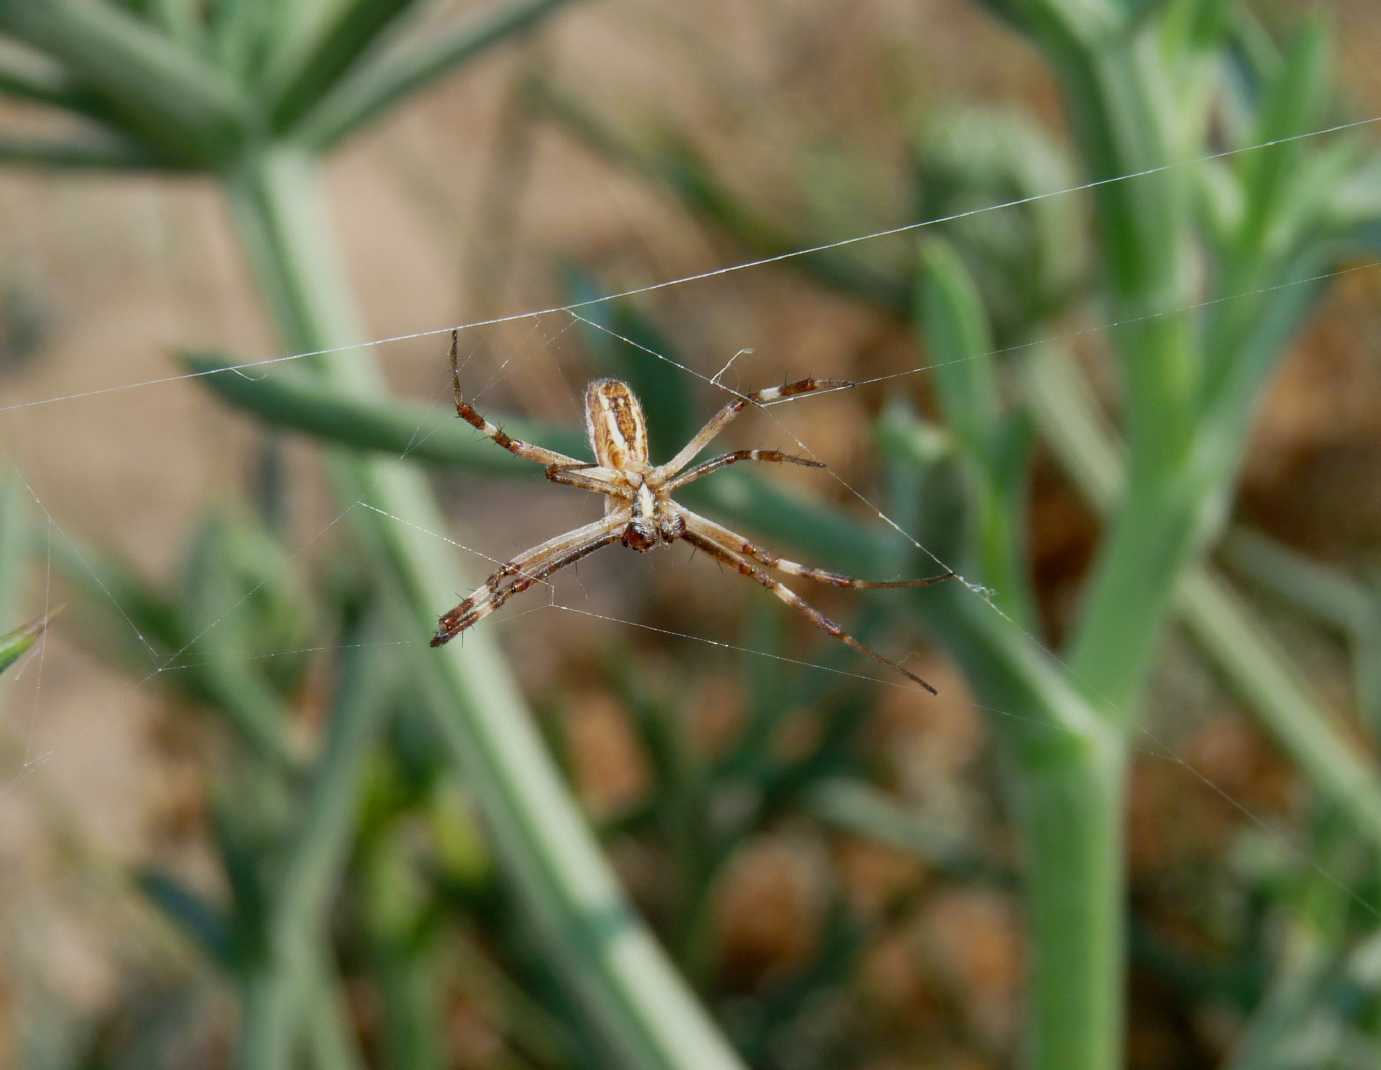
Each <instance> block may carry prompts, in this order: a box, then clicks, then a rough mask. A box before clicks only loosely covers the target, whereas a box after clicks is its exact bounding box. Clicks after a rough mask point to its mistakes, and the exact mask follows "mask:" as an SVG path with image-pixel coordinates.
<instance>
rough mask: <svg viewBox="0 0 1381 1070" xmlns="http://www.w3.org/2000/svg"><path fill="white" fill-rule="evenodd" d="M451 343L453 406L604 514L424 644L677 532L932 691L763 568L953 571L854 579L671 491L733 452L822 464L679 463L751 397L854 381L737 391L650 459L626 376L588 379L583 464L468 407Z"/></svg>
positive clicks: (529, 555) (827, 577) (666, 541)
mask: <svg viewBox="0 0 1381 1070" xmlns="http://www.w3.org/2000/svg"><path fill="white" fill-rule="evenodd" d="M457 352H458V335H457V333H456V332H452V333H451V381H452V385H453V387H454V390H455V404H456V412H457V414H459V416H460V418H461V419H462V420H464V421H465V422H466V423H468V424H470V425H471V426H472V427H474V428H476V429H477V430H479V431H481V432H483V433H484V434H485V435H486V436H488V437H489V438H491V439H493V440H494V441H495V442H496V443H497V444H498V445H500V446H502V447H503V448H504V449H506V450H508V451H509V452H510V453H513V454H515V455H516V456H518V457H522V458H523V459H524V460H528V461H535V462H537V463H538V464H542V465H545V466H546V470H547V478H548V479H549V480H551V481H552V482H553V483H563V484H566V485H568V486H572V487H579V488H580V489H581V490H588V491H591V492H593V493H595V494H602V495H603V496H604V516H603V518H602V519H600V520H596V521H594V522H593V523H590V524H585V525H584V526H582V527H578V528H575V529H574V530H572V531H568V532H566V533H565V534H563V535H557V536H556V537H555V538H551V539H548V540H547V541H546V542H544V543H541V544H539V545H537V546H534V547H533V548H532V549H530V550H527V551H526V552H524V553H521V554H519V555H518V556H517V557H514V558H513V559H511V560H509V561H507V562H505V563H504V564H503V565H501V566H500V567H499V570H498V571H497V572H495V573H494V574H493V575H492V576H490V577H489V578H488V579H487V580H485V581H484V583H482V584H481V585H480V586H479V587H477V588H476V589H475V590H474V591H473V592H471V594H470V595H469V596H468V597H466V598H465V599H464V600H463V601H462V602H461V603H460V604H459V605H457V606H456V607H455V608H454V609H452V610H450V611H449V612H447V613H446V614H444V615H443V616H442V617H441V619H440V621H439V623H438V627H437V632H436V635H435V636H434V637H433V638H432V641H431V645H432V646H441V645H442V644H443V643H447V642H450V640H452V639H454V638H455V637H456V636H457V635H460V634H461V633H462V632H464V631H465V630H466V629H468V628H471V627H473V626H474V625H476V624H478V623H479V622H480V621H482V620H483V619H484V618H485V617H487V616H489V614H491V613H493V612H494V611H495V610H496V609H498V608H499V607H500V606H502V605H503V604H504V603H505V602H507V601H508V599H510V598H511V597H513V596H514V595H515V594H521V593H522V592H524V591H526V590H527V589H528V588H529V587H532V586H533V585H534V584H537V583H541V582H542V581H544V580H545V579H546V578H547V577H548V576H550V575H551V574H552V573H554V572H556V571H557V570H558V569H562V568H565V567H566V566H567V565H573V564H575V563H576V562H577V561H579V560H580V559H581V558H583V557H585V556H587V555H588V554H592V553H594V552H595V551H596V550H598V549H600V548H601V547H604V546H608V545H609V544H610V543H614V542H621V543H623V545H624V546H626V547H628V548H629V549H630V550H636V551H638V552H639V553H646V552H647V551H649V550H653V549H656V548H657V547H659V546H668V545H670V544H671V543H674V542H676V541H677V540H678V539H684V540H685V541H686V542H688V543H690V544H691V545H692V546H694V547H695V548H696V549H699V550H703V551H704V552H705V553H707V554H709V555H710V556H711V557H713V558H714V559H715V560H717V561H720V562H722V563H723V564H726V565H729V566H731V567H732V568H734V569H736V570H737V571H738V572H739V573H740V574H742V575H744V576H747V577H749V578H750V579H753V580H755V581H757V582H758V583H760V584H762V586H764V587H766V588H767V589H768V590H769V591H771V592H772V593H773V594H774V595H776V596H777V597H778V598H780V599H781V600H782V601H783V602H785V603H786V604H787V605H789V606H791V607H792V608H793V609H796V610H798V611H800V612H801V613H803V614H805V616H806V617H807V618H808V619H809V620H810V622H811V623H812V624H814V625H815V626H816V627H817V628H820V629H821V630H823V631H825V632H827V633H828V634H830V635H832V636H834V638H836V639H838V640H840V641H841V642H843V643H845V644H847V645H848V646H850V647H852V648H853V649H854V650H857V651H858V652H859V653H861V654H865V655H867V656H868V657H870V658H872V659H873V660H874V661H878V662H881V663H882V664H883V665H887V666H889V667H890V668H892V669H895V670H896V671H898V672H900V673H901V674H902V675H903V676H905V677H906V678H907V679H909V680H911V681H913V682H914V683H916V684H919V685H920V686H921V687H923V688H925V689H926V690H927V691H929V692H930V693H931V694H932V695H934V694H938V692H937V691H936V690H935V688H934V687H932V686H931V685H930V684H928V683H927V682H926V681H925V680H923V679H921V678H920V677H919V676H917V675H916V674H915V673H913V672H911V671H910V670H908V669H906V668H904V667H903V666H902V665H901V664H899V663H898V662H896V661H893V660H892V659H891V658H889V657H886V656H885V655H883V654H879V653H878V652H877V651H876V650H873V649H872V648H871V647H868V646H866V645H864V644H863V643H861V642H860V641H859V640H857V639H855V638H854V637H853V636H852V635H850V634H849V633H848V632H846V631H844V629H843V628H841V627H840V626H839V625H838V624H835V623H834V621H832V620H830V619H829V618H828V617H826V616H825V615H824V614H823V613H821V612H820V611H819V610H817V609H815V608H814V607H813V606H811V605H810V604H809V603H808V602H806V601H805V599H803V598H802V597H801V596H800V595H798V594H797V593H796V592H795V591H793V590H792V589H791V588H790V587H787V586H786V585H785V584H784V583H781V582H780V581H779V580H777V579H776V578H775V577H774V576H772V575H771V573H770V572H768V571H767V570H768V569H776V570H777V571H779V572H783V573H786V574H787V575H790V576H802V577H804V578H806V579H811V580H816V581H818V582H820V583H828V584H832V585H833V586H835V587H853V588H877V587H887V588H895V587H929V586H931V585H932V584H936V583H941V582H943V581H945V580H949V579H953V578H954V576H955V574H954V573H953V572H946V573H944V574H942V575H939V576H931V577H929V578H928V579H919V580H860V579H855V578H854V577H852V576H844V575H841V574H840V573H838V572H829V571H826V570H825V569H819V568H812V567H811V566H809V565H802V564H800V563H798V562H796V561H788V560H786V559H785V558H781V557H778V556H776V555H775V554H772V553H769V552H768V551H767V550H764V549H762V548H761V547H759V546H755V545H754V544H753V543H752V542H750V541H749V540H748V539H745V538H744V537H743V536H742V535H739V534H737V533H736V532H734V531H731V530H730V529H728V528H726V527H723V526H722V525H720V524H717V523H715V522H714V521H713V520H710V519H709V518H708V517H703V516H701V515H699V514H698V513H694V512H692V511H691V510H689V509H687V508H686V507H685V506H683V505H680V504H678V503H676V502H675V501H673V500H672V495H673V494H674V493H675V492H676V491H678V490H680V489H681V488H682V487H684V486H686V485H687V484H689V483H693V482H695V481H696V480H697V479H702V478H704V477H705V476H707V475H710V474H711V473H712V472H718V471H719V470H720V469H721V468H727V467H728V466H729V465H731V464H738V463H739V462H740V461H764V462H769V463H772V464H799V465H804V466H805V467H807V468H824V467H825V466H824V465H823V464H821V463H820V462H819V461H813V460H808V459H807V458H805V457H793V456H791V455H790V454H786V453H782V452H781V451H780V450H733V451H732V452H730V453H725V454H721V455H720V456H718V457H714V458H712V459H710V460H707V461H702V462H701V463H700V464H697V465H696V466H695V467H693V468H689V469H688V468H687V465H689V464H690V463H691V461H692V460H694V459H695V457H696V455H697V454H699V453H700V451H701V450H702V449H704V448H705V447H706V446H708V445H709V444H710V442H711V441H712V440H713V439H714V438H715V437H716V436H717V435H718V434H719V433H720V432H721V431H723V430H724V428H725V427H726V426H728V424H729V423H730V421H732V420H733V419H734V417H736V416H737V415H738V414H739V413H741V412H742V411H743V410H744V409H745V408H747V407H748V406H749V405H759V404H762V403H764V402H771V401H778V400H780V399H782V398H789V397H796V396H798V395H801V394H809V393H812V392H814V391H817V390H843V389H847V388H849V387H852V386H853V385H854V384H853V383H851V382H849V381H847V380H844V379H800V380H798V381H796V382H794V383H787V384H785V385H784V386H773V387H768V388H766V389H764V390H757V391H754V392H753V393H751V394H744V395H740V396H739V397H738V398H737V399H736V400H734V401H731V402H729V403H728V404H726V405H725V406H724V407H723V408H722V409H720V410H719V411H718V412H717V413H715V414H714V416H712V417H711V418H710V420H709V422H708V423H706V424H705V426H704V427H702V428H701V429H700V431H699V432H698V433H697V434H696V435H695V436H694V437H693V438H692V439H691V440H690V441H689V442H687V443H686V444H685V445H684V446H682V447H681V450H680V452H679V453H677V454H676V456H675V457H673V458H672V459H671V460H670V461H668V462H667V463H666V464H660V465H654V464H652V463H651V461H650V460H649V458H648V448H647V421H646V420H645V419H644V417H643V410H642V404H641V403H640V402H639V401H638V398H637V396H636V395H635V394H634V393H633V391H632V390H631V389H630V388H629V386H628V384H627V383H625V382H622V381H620V380H618V379H595V380H594V381H593V382H591V383H590V384H589V385H588V386H587V387H586V388H585V427H586V431H587V433H588V435H589V439H590V448H591V450H592V451H593V452H594V455H595V463H594V464H589V463H587V462H585V461H581V460H577V459H576V458H574V457H568V456H566V455H565V454H564V453H557V452H556V451H555V450H549V449H545V448H543V447H541V446H534V445H532V444H531V443H528V442H520V441H519V440H518V439H516V438H513V437H512V436H511V435H508V434H505V433H504V431H503V429H502V428H499V427H495V426H494V425H493V424H491V423H490V422H489V421H488V420H486V419H485V418H484V417H483V416H481V415H480V414H479V413H478V412H476V411H475V409H474V408H473V407H472V406H471V405H470V403H469V402H467V401H466V400H465V398H464V397H463V396H462V394H461V389H460V364H459V360H458V357H457Z"/></svg>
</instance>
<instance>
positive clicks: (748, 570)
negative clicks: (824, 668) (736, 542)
mask: <svg viewBox="0 0 1381 1070" xmlns="http://www.w3.org/2000/svg"><path fill="white" fill-rule="evenodd" d="M682 538H684V539H685V540H686V541H687V542H689V543H690V544H691V545H692V546H695V547H697V548H699V549H701V550H704V551H705V552H706V553H707V554H709V555H710V556H711V557H713V558H715V559H716V560H719V561H723V562H724V563H725V564H727V565H732V566H733V567H734V568H736V569H737V570H738V571H739V573H740V574H741V575H744V576H747V577H748V578H750V579H753V580H756V581H757V582H758V583H760V584H762V585H763V586H764V587H766V588H767V589H768V590H769V591H771V592H772V593H773V594H774V595H776V596H777V598H779V599H780V600H781V601H783V602H785V603H786V604H787V605H789V606H790V607H791V608H792V609H795V610H796V611H798V612H799V613H802V614H804V615H805V617H806V618H807V619H808V620H809V621H810V622H811V623H812V624H814V625H815V626H816V627H817V628H819V629H820V630H821V631H822V632H825V633H826V634H828V635H832V636H834V638H836V639H838V640H839V641H840V642H841V643H843V644H845V645H846V646H848V647H850V648H852V649H854V650H856V651H858V652H859V653H860V654H864V655H866V656H867V657H870V658H872V659H873V660H874V661H876V662H879V663H880V664H882V665H886V666H887V667H888V668H891V669H895V670H896V671H897V672H899V673H901V674H902V675H903V676H905V677H906V678H907V679H908V680H910V681H911V682H912V683H914V684H917V685H918V686H920V687H923V688H925V690H927V691H929V692H930V693H931V694H932V695H938V694H939V692H938V691H936V690H935V688H934V687H933V686H931V685H930V684H929V683H927V682H926V681H925V680H923V679H922V678H921V677H919V676H917V675H916V674H915V673H914V672H912V671H911V670H910V669H907V668H905V667H904V666H903V665H902V664H901V663H900V662H897V661H893V660H892V659H891V658H889V657H888V656H887V655H885V654H879V653H878V652H877V651H876V650H874V649H873V648H872V647H870V646H867V645H865V644H864V643H862V642H860V641H859V640H857V639H855V638H854V637H853V636H852V635H850V634H849V633H848V632H846V631H845V630H844V629H843V628H841V627H840V626H839V625H838V624H836V623H835V622H834V621H832V620H830V618H829V617H827V616H825V615H824V614H823V613H821V612H820V611H819V610H818V609H816V608H815V607H814V606H812V605H811V604H810V603H809V602H807V601H806V600H805V599H804V598H802V597H801V596H800V595H798V594H797V593H796V592H795V591H793V590H792V589H791V588H790V587H788V586H787V585H786V584H784V583H782V582H781V581H780V580H778V579H776V578H774V577H773V576H771V575H769V574H768V573H766V572H764V571H763V570H762V569H760V568H758V567H757V566H756V565H754V564H753V563H752V562H751V561H750V560H748V558H746V557H744V556H742V555H741V554H737V553H734V552H733V551H732V550H729V549H727V548H725V547H723V546H720V545H719V543H718V542H717V541H715V540H714V539H711V538H708V537H707V536H705V535H702V534H701V533H700V532H698V531H696V529H695V527H694V526H688V527H687V529H686V532H685V534H684V535H682Z"/></svg>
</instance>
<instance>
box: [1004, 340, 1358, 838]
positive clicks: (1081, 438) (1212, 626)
mask: <svg viewBox="0 0 1381 1070" xmlns="http://www.w3.org/2000/svg"><path fill="white" fill-rule="evenodd" d="M1026 382H1027V386H1028V391H1027V395H1028V397H1029V398H1030V399H1031V402H1032V410H1033V412H1034V413H1035V416H1036V420H1037V422H1038V424H1039V425H1040V429H1041V432H1042V435H1043V437H1044V438H1045V440H1046V441H1047V442H1049V443H1050V445H1051V447H1052V449H1053V450H1054V452H1055V456H1056V458H1057V459H1058V460H1059V462H1060V463H1061V465H1062V466H1063V467H1064V469H1065V471H1066V472H1067V473H1068V474H1069V475H1070V477H1071V478H1072V479H1073V481H1074V484H1075V486H1076V487H1077V488H1078V490H1079V491H1080V493H1082V494H1083V495H1084V497H1085V498H1086V499H1087V500H1088V501H1089V503H1090V504H1091V505H1093V506H1094V508H1096V509H1098V510H1099V511H1106V510H1108V509H1110V508H1112V507H1113V505H1114V503H1115V502H1116V500H1117V498H1118V496H1119V493H1120V488H1121V486H1122V482H1123V479H1124V476H1123V473H1122V471H1121V469H1120V467H1119V465H1118V461H1117V450H1116V448H1115V447H1114V446H1113V443H1112V441H1111V437H1110V434H1109V432H1108V431H1107V430H1106V429H1105V428H1103V427H1102V426H1101V424H1100V423H1099V420H1098V417H1097V415H1096V407H1095V402H1094V400H1093V398H1092V397H1091V395H1090V394H1089V392H1088V388H1087V386H1086V384H1085V383H1084V382H1083V380H1082V379H1080V378H1079V377H1078V376H1077V375H1076V374H1074V372H1073V370H1072V368H1071V367H1070V366H1069V363H1068V360H1067V358H1066V356H1065V354H1063V353H1061V352H1060V351H1059V350H1058V349H1056V348H1054V347H1052V346H1043V347H1041V348H1040V349H1039V351H1038V352H1034V353H1031V354H1030V355H1029V357H1028V364H1027V367H1026ZM1175 594H1176V608H1177V610H1178V612H1179V613H1180V614H1181V615H1182V617H1183V620H1184V623H1185V626H1186V627H1187V628H1188V629H1189V631H1190V633H1191V634H1192V635H1193V637H1194V639H1195V641H1196V643H1197V644H1198V646H1199V647H1200V649H1201V650H1202V651H1203V652H1204V653H1205V655H1207V657H1208V658H1209V660H1210V661H1211V662H1212V663H1213V665H1214V666H1215V668H1217V670H1218V672H1219V673H1220V674H1221V675H1222V677H1223V679H1224V681H1225V682H1226V683H1227V685H1228V687H1229V688H1231V690H1232V691H1233V692H1234V693H1235V694H1236V695H1237V696H1238V697H1239V698H1240V699H1241V700H1242V701H1243V702H1244V703H1246V704H1247V707H1248V708H1249V709H1250V710H1252V711H1253V713H1254V714H1255V715H1256V717H1257V718H1258V720H1260V721H1261V723H1262V724H1263V725H1264V726H1265V727H1266V729H1267V730H1268V731H1269V732H1270V733H1271V735H1272V736H1273V737H1274V738H1275V740H1276V743H1277V744H1278V745H1279V746H1280V747H1281V748H1282V749H1283V750H1284V751H1285V752H1286V753H1287V754H1289V755H1290V756H1291V758H1292V759H1293V760H1294V761H1295V762H1296V764H1298V766H1299V767H1300V769H1302V770H1303V771H1304V774H1305V776H1306V777H1307V778H1308V779H1309V782H1310V783H1311V784H1312V785H1313V786H1314V788H1315V789H1316V790H1317V791H1319V792H1320V793H1321V794H1322V795H1324V796H1325V797H1326V798H1328V799H1329V800H1330V801H1331V802H1332V803H1333V805H1334V806H1336V807H1338V809H1339V810H1340V811H1341V812H1343V813H1345V814H1347V815H1348V817H1349V818H1350V820H1351V821H1352V822H1353V823H1354V824H1355V827H1356V828H1357V830H1358V832H1359V833H1361V834H1362V835H1364V836H1366V837H1367V838H1368V839H1370V840H1371V841H1372V842H1373V843H1374V844H1375V845H1376V846H1377V847H1378V848H1381V780H1378V777H1377V776H1376V774H1375V773H1374V772H1373V771H1372V770H1371V769H1370V768H1368V766H1367V764H1366V763H1365V762H1364V761H1363V760H1362V758H1361V757H1360V756H1359V754H1358V752H1357V750H1356V748H1354V747H1352V746H1349V745H1348V743H1347V742H1346V741H1345V740H1344V738H1343V737H1342V735H1341V734H1340V733H1339V731H1338V730H1337V729H1336V728H1334V727H1333V725H1332V723H1331V722H1332V719H1331V718H1330V717H1329V716H1328V715H1327V713H1326V712H1324V711H1323V710H1322V709H1321V708H1320V707H1319V705H1318V704H1317V702H1316V701H1315V700H1314V699H1313V697H1312V696H1311V695H1310V694H1309V693H1308V691H1307V690H1306V689H1305V687H1304V686H1303V684H1302V682H1301V681H1300V679H1299V678H1298V676H1297V674H1296V673H1294V672H1293V671H1292V670H1291V669H1290V668H1289V667H1288V666H1289V658H1288V657H1287V656H1286V655H1285V654H1284V652H1282V651H1280V650H1278V649H1276V647H1275V644H1274V642H1273V641H1272V640H1271V639H1270V638H1269V636H1267V635H1266V634H1265V633H1264V632H1263V631H1262V629H1261V628H1260V627H1259V626H1258V625H1257V624H1256V623H1255V622H1254V621H1253V619H1252V618H1253V615H1252V613H1251V612H1250V610H1249V609H1248V608H1247V607H1246V606H1243V605H1242V604H1241V602H1240V600H1239V599H1238V598H1237V597H1236V595H1234V594H1233V592H1232V590H1231V588H1230V587H1229V586H1228V585H1227V584H1226V583H1225V582H1224V581H1222V580H1221V579H1219V578H1218V577H1216V576H1214V574H1213V573H1212V572H1211V571H1210V570H1209V569H1208V568H1207V567H1206V566H1199V567H1196V568H1192V569H1190V570H1189V572H1188V573H1187V574H1186V575H1185V576H1184V578H1183V579H1182V580H1181V581H1180V584H1179V587H1178V590H1177V591H1176V592H1175Z"/></svg>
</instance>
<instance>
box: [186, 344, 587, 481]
mask: <svg viewBox="0 0 1381 1070" xmlns="http://www.w3.org/2000/svg"><path fill="white" fill-rule="evenodd" d="M182 361H183V364H184V366H185V367H186V368H188V370H190V371H192V372H194V373H196V374H197V375H199V376H201V379H200V382H202V383H203V384H204V385H205V386H207V387H208V388H210V389H211V390H212V391H213V392H214V393H215V394H216V395H217V396H218V397H220V398H221V400H223V401H225V402H227V403H229V404H231V405H233V406H235V407H236V408H239V409H243V410H245V411H247V412H249V413H251V414H252V415H254V416H255V418H256V419H259V420H262V421H264V422H265V423H266V424H268V425H269V426H270V427H274V428H278V429H280V430H285V431H299V432H302V433H305V434H308V435H311V436H312V437H314V438H318V439H321V440H322V441H324V442H328V443H331V444H335V445H341V446H347V447H350V448H352V449H360V450H372V451H378V452H383V453H392V454H394V455H395V456H397V457H399V458H407V459H409V460H416V461H425V462H428V463H430V464H448V465H450V464H454V465H462V466H464V467H465V468H467V469H469V470H472V471H477V472H484V473H493V474H495V475H515V474H519V473H524V472H525V473H530V474H531V473H535V472H537V471H538V469H537V468H536V466H534V465H533V464H531V462H528V461H523V460H521V459H520V458H517V457H515V456H513V454H511V453H509V452H508V451H507V450H502V449H499V448H498V447H496V446H495V445H494V443H492V442H490V441H489V440H488V439H486V438H485V437H484V436H482V435H479V434H477V433H476V432H475V430H474V428H472V427H471V426H470V425H469V424H467V423H465V422H464V421H462V420H460V419H458V418H456V416H455V412H454V410H450V411H448V410H445V409H442V408H440V407H438V406H435V405H420V404H415V403H409V402H402V401H396V400H392V399H389V400H386V401H374V400H368V401H367V400H363V399H360V398H358V397H354V396H351V395H349V394H346V393H344V392H341V391H339V390H336V389H333V388H332V387H331V386H329V385H323V384H322V383H320V382H317V381H314V380H311V379H306V378H302V377H299V376H291V375H283V374H281V373H280V374H269V375H265V376H263V377H262V378H257V377H254V376H255V372H254V369H253V368H252V367H251V368H248V369H246V370H245V372H244V373H243V374H242V373H240V372H239V371H236V370H234V365H233V364H232V362H230V361H228V360H227V359H226V358H224V357H220V356H207V355H204V354H187V355H184V356H183V358H182ZM503 427H504V429H505V430H507V431H508V432H509V433H510V434H512V435H515V436H516V437H518V438H521V439H524V440H526V441H529V442H536V443H539V444H541V445H544V446H547V447H549V448H551V449H555V450H560V451H561V452H563V453H572V454H581V453H584V452H585V451H586V446H585V444H584V442H585V439H584V435H583V434H581V433H580V432H577V431H574V430H567V429H557V428H537V427H534V426H532V425H530V424H528V423H526V422H524V421H522V420H519V419H515V418H511V417H505V418H503Z"/></svg>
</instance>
